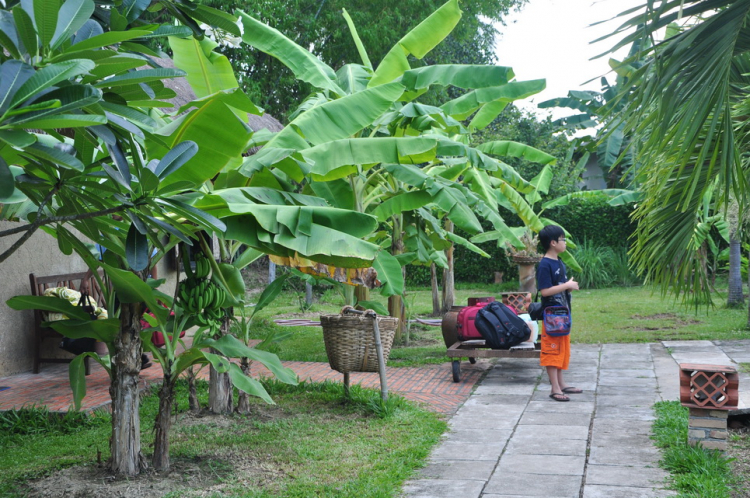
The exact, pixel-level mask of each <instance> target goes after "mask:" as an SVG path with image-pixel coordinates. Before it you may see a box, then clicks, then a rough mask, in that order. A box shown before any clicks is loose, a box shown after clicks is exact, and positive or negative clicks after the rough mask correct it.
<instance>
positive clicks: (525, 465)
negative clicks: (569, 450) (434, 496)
mask: <svg viewBox="0 0 750 498" xmlns="http://www.w3.org/2000/svg"><path fill="white" fill-rule="evenodd" d="M585 464H586V457H585V456H569V455H526V454H520V453H510V454H508V453H506V454H504V455H503V458H502V459H501V460H500V463H499V464H498V466H497V469H496V470H495V473H496V474H499V475H510V474H515V473H518V474H539V475H543V476H547V475H565V476H582V475H583V469H584V466H585ZM539 479H543V478H542V477H540V478H539Z"/></svg>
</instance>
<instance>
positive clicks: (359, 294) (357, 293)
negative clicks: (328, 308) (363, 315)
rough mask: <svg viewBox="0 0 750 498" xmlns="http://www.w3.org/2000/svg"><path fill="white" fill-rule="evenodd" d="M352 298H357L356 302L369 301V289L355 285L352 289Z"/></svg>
mask: <svg viewBox="0 0 750 498" xmlns="http://www.w3.org/2000/svg"><path fill="white" fill-rule="evenodd" d="M354 297H356V298H357V302H359V301H369V300H370V289H368V288H367V287H365V286H364V285H357V286H356V287H354Z"/></svg>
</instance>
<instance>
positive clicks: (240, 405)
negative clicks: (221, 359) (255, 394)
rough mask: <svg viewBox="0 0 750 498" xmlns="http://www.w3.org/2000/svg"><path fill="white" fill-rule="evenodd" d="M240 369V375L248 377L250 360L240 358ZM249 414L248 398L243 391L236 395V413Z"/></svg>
mask: <svg viewBox="0 0 750 498" xmlns="http://www.w3.org/2000/svg"><path fill="white" fill-rule="evenodd" d="M240 368H241V369H242V373H244V374H245V375H247V376H249V375H250V360H249V359H248V358H242V359H241V360H240ZM249 412H250V396H249V395H248V394H247V393H246V392H245V391H240V392H239V394H238V395H237V413H249Z"/></svg>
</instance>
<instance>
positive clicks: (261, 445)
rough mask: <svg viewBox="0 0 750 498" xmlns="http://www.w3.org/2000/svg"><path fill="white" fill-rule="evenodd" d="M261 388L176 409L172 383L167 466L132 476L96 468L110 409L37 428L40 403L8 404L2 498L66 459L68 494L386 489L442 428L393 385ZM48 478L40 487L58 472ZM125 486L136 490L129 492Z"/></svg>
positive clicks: (344, 496) (3, 422)
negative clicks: (226, 408)
mask: <svg viewBox="0 0 750 498" xmlns="http://www.w3.org/2000/svg"><path fill="white" fill-rule="evenodd" d="M266 388H267V390H268V391H269V393H270V394H271V396H272V397H273V399H274V401H275V403H276V404H274V405H267V404H265V403H264V402H262V401H260V400H259V399H258V398H254V399H252V400H251V413H250V414H248V415H231V416H212V415H208V416H206V415H205V414H202V415H200V416H195V415H191V414H190V413H188V412H186V408H187V406H188V402H187V388H186V384H185V383H182V382H181V383H178V389H177V396H176V399H175V402H176V404H175V407H176V410H175V412H176V413H175V423H174V425H173V428H172V432H171V435H170V443H171V459H172V464H173V472H172V473H170V474H169V475H159V476H151V475H150V473H149V472H146V473H144V474H143V475H142V476H139V477H137V478H134V479H132V482H129V480H124V479H123V480H118V481H112V480H109V479H107V474H106V472H105V471H104V470H97V466H96V458H97V452H98V451H100V452H101V455H100V456H101V459H102V460H103V461H106V459H107V458H108V457H109V449H108V444H107V443H108V438H109V434H110V425H109V424H110V422H109V420H110V417H109V415H108V414H101V415H99V417H98V419H99V420H100V422H99V423H93V424H86V425H83V426H80V425H78V424H75V423H65V424H59V426H57V427H48V425H49V424H42V425H45V429H44V430H41V431H40V430H37V429H38V426H39V425H40V424H39V418H40V416H41V417H43V416H44V415H46V414H44V413H42V414H41V415H40V416H37V417H31V416H29V417H26V420H25V421H23V422H20V423H14V422H15V421H14V420H13V414H12V413H9V414H0V426H3V427H4V430H3V431H2V432H0V446H1V447H2V448H3V451H2V452H0V468H2V469H3V472H2V473H0V496H9V497H10V496H27V494H31V495H33V496H37V494H35V493H34V492H31V489H32V488H33V487H34V486H36V484H34V485H31V486H30V485H29V484H27V483H26V481H27V480H29V479H36V478H42V477H44V476H48V475H50V474H52V473H54V472H55V471H56V470H58V469H63V468H65V467H69V466H71V465H82V466H83V467H81V468H79V469H78V470H76V471H75V472H74V473H73V475H74V476H78V480H77V481H70V480H69V479H70V475H66V477H65V479H66V480H65V482H66V483H68V485H70V483H71V482H73V484H74V485H76V486H78V485H80V484H81V483H85V484H86V485H87V486H88V487H87V488H86V491H85V493H83V494H76V496H136V495H137V496H146V497H153V496H165V497H166V496H169V497H175V498H176V497H191V496H233V497H238V498H239V497H242V498H250V497H252V498H265V497H281V496H283V497H300V498H301V497H309V496H326V497H341V498H348V497H353V496H357V497H386V496H396V495H397V494H398V490H399V489H400V486H401V483H402V482H403V480H404V479H406V478H407V477H408V476H409V475H410V474H411V473H412V472H413V470H414V469H416V468H418V467H420V466H421V465H422V462H423V461H424V459H425V458H426V457H427V455H428V453H429V451H430V449H431V448H432V447H433V446H434V445H435V444H436V443H437V442H438V440H439V439H440V435H441V434H442V433H443V432H444V431H445V429H446V423H445V421H444V420H442V419H441V417H440V416H439V415H437V414H435V413H431V412H428V411H426V410H424V409H422V408H420V407H417V406H416V405H415V404H413V403H410V402H407V401H405V400H403V398H399V397H398V396H395V395H391V397H390V398H389V401H388V403H386V404H385V405H383V404H382V403H381V402H380V399H379V396H380V393H379V391H374V390H364V389H361V388H359V386H352V389H351V396H352V399H351V400H350V401H344V392H343V387H342V385H341V384H340V383H339V384H336V383H330V382H329V383H321V384H305V383H302V384H300V385H299V386H288V385H285V384H281V383H278V382H267V383H266ZM207 391H208V386H207V384H206V383H205V382H199V384H198V392H199V397H200V399H201V402H202V404H203V405H204V406H205V404H206V403H207V399H208V392H207ZM155 392H156V388H154V389H153V390H152V392H151V394H149V395H147V396H146V397H145V398H144V399H143V402H142V404H141V435H142V449H143V453H144V454H145V455H146V456H147V457H150V453H151V451H152V444H153V421H154V417H155V415H156V411H157V409H158V399H157V397H156V394H155ZM37 415H39V414H37ZM30 428H31V430H29V429H30ZM29 432H31V433H29ZM52 481H53V482H51V483H49V484H47V486H48V488H47V489H50V488H49V486H52V487H54V485H55V483H58V486H59V483H60V482H61V481H60V480H55V479H54V478H53V479H52ZM150 488H153V489H150ZM77 489H78V488H77ZM133 489H140V490H141V491H140V492H138V493H136V494H133V493H135V491H133ZM79 492H80V489H79ZM40 496H41V495H40ZM44 496H48V495H44ZM55 496H58V494H57V493H55ZM71 496H72V494H71Z"/></svg>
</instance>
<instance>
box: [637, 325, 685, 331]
mask: <svg viewBox="0 0 750 498" xmlns="http://www.w3.org/2000/svg"><path fill="white" fill-rule="evenodd" d="M627 328H628V329H629V330H635V331H636V332H643V331H646V330H669V329H676V328H677V327H675V326H674V325H667V326H665V327H627Z"/></svg>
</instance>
